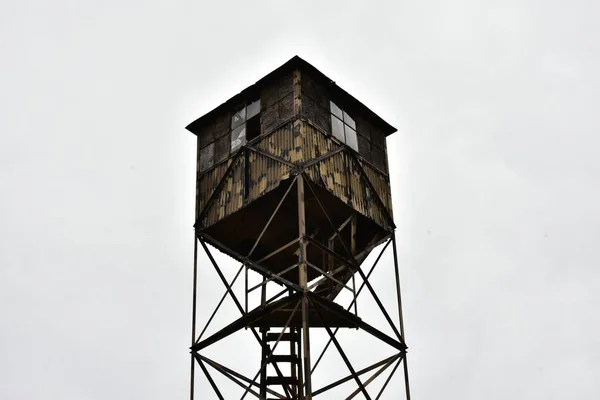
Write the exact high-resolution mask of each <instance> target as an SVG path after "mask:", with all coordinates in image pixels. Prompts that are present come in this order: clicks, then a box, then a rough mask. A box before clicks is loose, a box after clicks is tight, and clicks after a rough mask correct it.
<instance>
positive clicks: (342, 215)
mask: <svg viewBox="0 0 600 400" xmlns="http://www.w3.org/2000/svg"><path fill="white" fill-rule="evenodd" d="M290 185H291V186H292V187H290ZM310 185H311V186H310V188H305V193H304V195H305V210H306V211H305V215H306V235H307V237H308V238H309V239H308V245H307V261H308V263H309V264H312V265H313V267H311V266H309V268H308V280H309V281H311V280H313V279H315V278H318V277H320V276H321V275H322V273H321V271H327V270H328V269H329V270H332V271H335V270H338V271H337V273H336V274H335V276H336V277H338V278H340V279H341V278H342V277H343V275H344V273H345V272H347V271H344V270H343V269H344V267H343V266H344V265H345V264H348V260H349V259H350V258H351V257H350V254H349V249H348V247H349V244H350V243H351V227H350V223H349V219H350V218H351V217H353V216H354V218H355V221H356V222H355V223H356V235H355V252H354V257H355V258H356V261H357V262H358V263H359V264H360V262H362V260H364V258H366V256H367V255H368V254H369V252H370V250H371V248H372V247H373V245H374V244H376V243H378V242H380V241H381V240H382V239H384V238H386V237H387V236H388V235H389V232H387V231H386V230H384V229H383V228H382V227H380V226H378V225H377V224H376V223H374V222H373V221H372V220H370V219H369V218H366V217H364V216H362V215H360V214H359V213H357V212H356V211H355V210H354V209H353V208H352V207H350V206H349V205H348V204H345V203H344V202H343V201H341V200H340V199H339V198H338V197H336V196H334V195H332V194H331V193H329V192H328V191H327V190H325V189H323V188H322V187H320V186H319V185H317V184H314V183H312V184H310ZM294 186H295V183H294V180H293V178H290V179H287V180H285V181H282V182H281V184H280V185H279V187H278V188H276V189H275V190H273V191H271V192H269V193H267V194H266V195H264V196H262V197H261V198H260V199H258V200H256V201H254V202H252V203H250V204H248V205H246V206H245V207H243V208H241V209H240V210H239V211H237V212H235V213H233V214H232V215H230V216H228V217H225V218H223V219H222V220H220V221H218V222H217V223H215V224H213V225H212V226H209V227H207V228H205V229H202V230H198V234H199V237H202V236H203V235H205V236H204V237H205V238H206V237H208V238H210V239H214V242H216V243H212V242H211V240H210V239H209V240H207V241H208V242H209V243H211V244H213V245H215V247H217V248H220V247H223V248H220V250H221V251H224V252H226V253H229V255H231V256H232V257H234V258H236V259H238V260H239V261H240V262H243V259H242V258H243V257H247V256H248V255H249V254H250V255H249V256H248V259H249V260H251V261H253V262H255V263H257V264H260V265H261V266H262V267H264V268H266V269H267V270H268V271H270V272H272V273H274V274H279V273H282V271H284V270H286V269H289V271H287V272H284V273H283V274H282V277H283V278H285V279H286V280H288V281H290V282H292V283H295V284H298V282H299V278H298V277H299V273H298V269H297V268H293V266H294V265H295V264H297V263H298V256H299V244H298V242H297V241H296V242H294V241H295V240H297V239H298V218H297V215H298V196H297V192H296V188H295V187H294ZM288 189H290V190H288ZM286 193H287V195H286ZM282 199H283V201H282ZM280 202H281V205H280V206H279V209H278V210H277V212H276V213H275V214H273V213H274V211H275V210H276V209H277V207H278V205H279V204H280ZM269 220H271V221H270V223H269ZM267 223H269V225H268V227H267V229H266V230H265V231H264V233H263V234H262V237H261V233H262V232H263V229H264V228H265V225H267ZM336 230H338V232H339V235H340V237H341V239H342V240H343V242H344V243H345V244H346V245H343V244H342V241H340V240H337V239H335V240H333V241H332V242H330V238H331V237H332V236H334V235H335V234H336ZM286 246H287V247H286ZM253 247H254V250H253ZM324 248H329V249H330V250H332V251H333V252H334V253H336V254H338V255H340V256H341V257H335V256H332V255H331V254H330V253H329V252H327V251H326V249H324ZM315 267H316V268H318V269H320V270H321V271H319V270H317V269H316V268H315ZM257 272H259V273H262V272H261V271H257Z"/></svg>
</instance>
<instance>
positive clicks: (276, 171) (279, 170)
mask: <svg viewBox="0 0 600 400" xmlns="http://www.w3.org/2000/svg"><path fill="white" fill-rule="evenodd" d="M248 161H249V163H248V168H249V171H248V172H249V182H248V184H249V188H248V202H251V201H254V200H256V199H258V198H259V197H260V196H262V195H264V194H266V193H267V192H270V191H271V190H273V189H275V188H276V187H277V186H279V183H280V182H281V181H282V180H284V179H287V178H289V177H290V170H291V168H290V167H289V166H288V165H285V164H282V163H280V162H278V161H276V160H273V159H272V158H269V157H267V156H264V155H262V154H257V153H254V152H250V154H249V157H248Z"/></svg>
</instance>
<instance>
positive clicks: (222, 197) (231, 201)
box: [203, 157, 245, 227]
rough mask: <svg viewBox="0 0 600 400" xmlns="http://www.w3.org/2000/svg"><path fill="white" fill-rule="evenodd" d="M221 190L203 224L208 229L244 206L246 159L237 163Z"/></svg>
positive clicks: (241, 159)
mask: <svg viewBox="0 0 600 400" xmlns="http://www.w3.org/2000/svg"><path fill="white" fill-rule="evenodd" d="M235 162H236V165H235V166H234V167H233V169H232V171H231V172H230V174H229V176H228V177H227V178H226V180H225V182H224V184H223V186H222V187H221V190H220V191H219V192H218V193H217V196H216V198H215V199H214V201H213V202H212V204H210V206H209V209H208V211H207V213H206V215H205V220H204V222H203V224H204V227H208V226H211V225H213V224H214V223H216V222H218V221H219V220H221V219H223V218H225V217H227V216H228V215H231V214H233V213H234V212H236V211H238V210H239V209H240V208H242V207H243V205H244V162H245V161H244V158H242V157H241V158H239V159H237V160H236V161H235Z"/></svg>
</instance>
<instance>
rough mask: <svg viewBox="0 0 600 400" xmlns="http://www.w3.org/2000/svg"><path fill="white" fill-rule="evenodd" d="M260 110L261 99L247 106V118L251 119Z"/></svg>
mask: <svg viewBox="0 0 600 400" xmlns="http://www.w3.org/2000/svg"><path fill="white" fill-rule="evenodd" d="M259 112H260V100H256V101H255V102H254V103H252V104H250V105H249V106H248V107H246V119H250V118H252V117H254V116H255V115H257V114H258V113H259Z"/></svg>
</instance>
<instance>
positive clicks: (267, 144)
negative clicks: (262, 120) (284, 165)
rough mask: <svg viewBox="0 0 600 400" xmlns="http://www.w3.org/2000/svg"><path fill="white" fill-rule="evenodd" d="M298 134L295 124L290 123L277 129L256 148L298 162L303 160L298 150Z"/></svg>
mask: <svg viewBox="0 0 600 400" xmlns="http://www.w3.org/2000/svg"><path fill="white" fill-rule="evenodd" d="M298 142H299V139H298V132H297V131H296V126H295V124H292V123H289V124H286V125H284V126H282V127H281V128H279V129H276V130H275V131H273V132H272V133H271V134H269V135H267V136H265V137H264V138H263V139H261V140H260V141H259V142H258V143H257V144H256V147H257V148H259V149H260V150H263V151H265V152H267V153H269V154H272V155H274V156H276V157H280V158H283V159H284V160H286V161H290V162H298V161H300V159H301V154H302V152H301V149H298V147H301V146H298Z"/></svg>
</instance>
